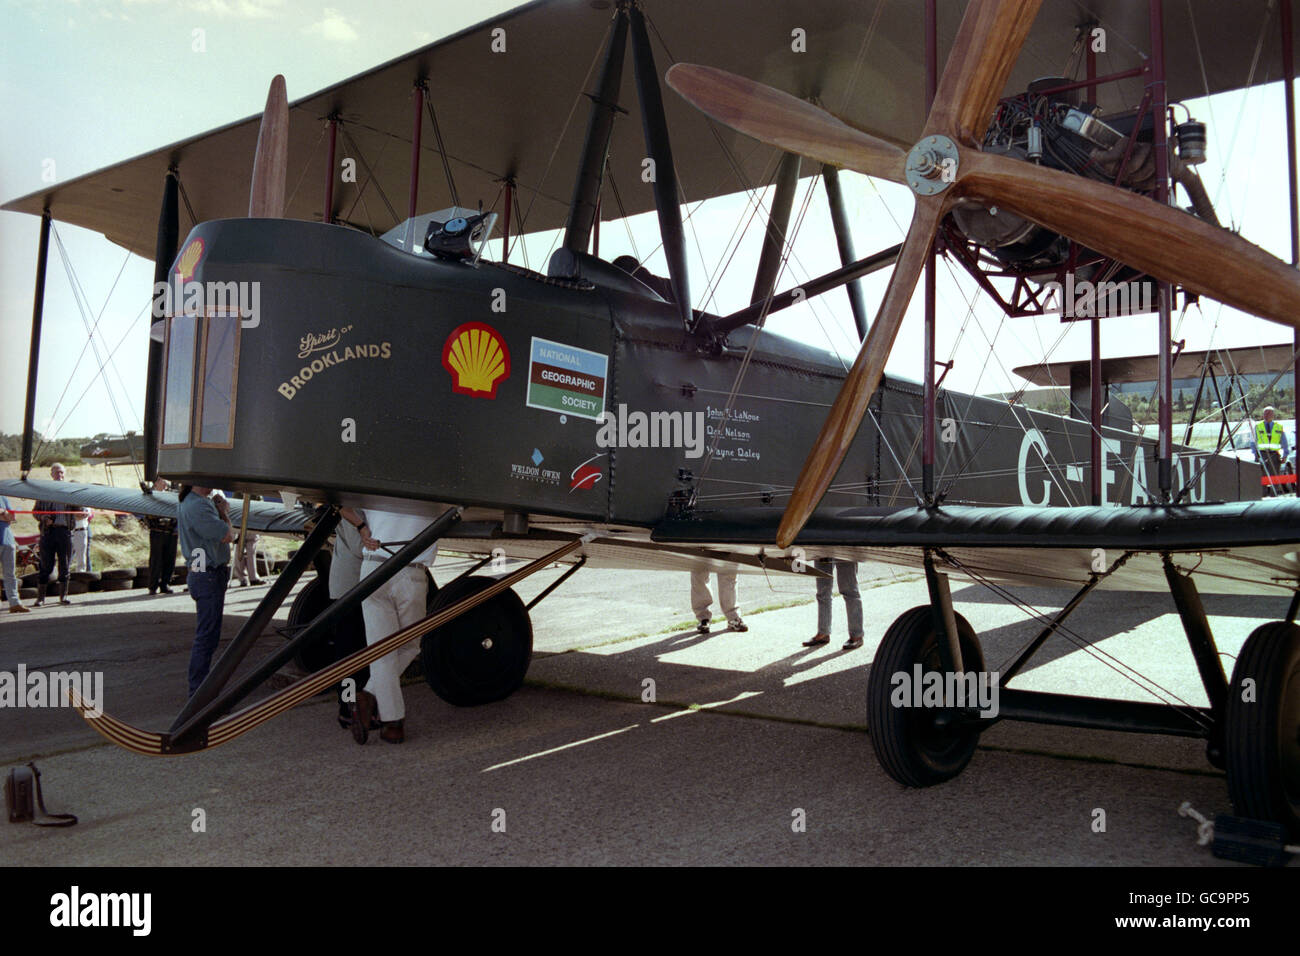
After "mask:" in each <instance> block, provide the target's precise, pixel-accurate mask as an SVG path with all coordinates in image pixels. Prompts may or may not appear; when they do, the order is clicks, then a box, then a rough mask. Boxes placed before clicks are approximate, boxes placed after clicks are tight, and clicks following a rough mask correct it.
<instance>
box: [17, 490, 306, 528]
mask: <svg viewBox="0 0 1300 956" xmlns="http://www.w3.org/2000/svg"><path fill="white" fill-rule="evenodd" d="M0 494H4V495H10V496H12V497H14V498H28V499H31V500H32V501H39V500H44V501H62V502H66V503H67V504H69V505H73V506H75V507H78V508H103V509H105V510H108V511H125V512H128V513H130V514H135V515H149V516H151V517H154V518H175V517H176V495H175V494H174V493H173V492H170V491H155V492H153V493H152V494H148V495H146V494H145V493H144V492H142V491H136V490H133V489H130V488H110V487H108V486H107V485H83V484H80V483H79V482H75V481H40V480H37V481H33V480H31V479H27V480H25V481H24V480H22V479H20V478H7V479H3V480H0ZM242 507H243V505H242V504H239V503H234V502H232V505H231V518H232V520H234V521H235V522H236V523H238V521H239V517H240V515H241V514H242V510H241V509H242ZM311 518H312V514H311V512H308V511H303V510H301V509H290V508H285V507H284V506H283V505H278V504H272V503H271V502H267V501H254V502H251V503H250V505H249V509H248V527H249V530H250V531H259V532H267V533H270V534H306V533H307V523H308V522H309V521H310V520H311Z"/></svg>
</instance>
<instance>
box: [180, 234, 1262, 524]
mask: <svg viewBox="0 0 1300 956" xmlns="http://www.w3.org/2000/svg"><path fill="white" fill-rule="evenodd" d="M199 244H201V254H199V257H198V261H197V264H193V263H191V262H188V261H187V254H188V256H189V257H190V258H191V259H192V258H193V257H194V256H195V254H196V251H197V250H198V249H199V248H200V245H199ZM187 251H188V253H187ZM178 263H183V266H182V267H188V268H189V269H190V270H191V271H192V275H191V276H189V277H187V280H186V281H187V282H189V283H198V284H199V288H202V289H211V288H216V289H218V290H221V289H228V290H230V293H231V294H230V295H229V296H227V297H226V302H227V303H228V306H227V307H225V308H223V307H221V306H217V307H215V308H213V307H210V306H211V303H210V301H209V300H208V299H206V298H205V300H204V301H205V309H204V311H205V312H207V313H208V314H207V315H205V316H204V317H203V318H202V320H201V321H200V322H199V323H198V324H199V335H198V336H197V338H195V337H192V336H191V335H190V334H189V332H190V329H191V328H192V326H193V325H194V319H193V318H192V317H188V316H184V315H182V316H180V317H178V318H173V319H172V320H171V321H170V323H169V325H170V328H169V331H168V341H167V354H168V367H167V383H168V385H167V393H166V395H165V398H164V405H165V410H164V421H165V425H164V429H163V436H162V446H161V453H160V458H159V466H160V471H161V472H162V473H163V474H166V475H169V476H173V477H176V478H180V479H182V480H187V481H194V482H197V483H203V484H217V485H222V486H225V485H231V486H234V487H238V488H249V489H253V490H264V489H268V488H281V487H283V488H289V489H292V490H294V491H296V492H297V493H299V494H302V495H304V496H307V497H311V498H314V499H318V500H320V499H330V500H335V501H342V502H352V503H357V504H366V503H371V504H378V503H379V502H380V501H384V502H387V506H389V507H395V508H398V509H405V510H419V511H425V510H430V507H429V504H428V503H429V502H454V503H458V504H464V505H469V506H475V507H481V508H488V509H499V510H503V511H515V512H523V513H535V514H546V515H555V516H567V517H572V518H577V519H583V520H590V521H593V522H607V523H613V524H620V525H633V526H643V527H644V526H653V525H655V524H656V523H657V522H659V521H661V520H662V519H663V518H664V517H665V516H666V515H670V514H679V513H680V512H681V510H682V508H681V506H682V505H683V504H684V503H685V502H686V500H687V499H688V497H689V495H690V493H691V491H692V490H695V491H696V492H697V496H696V507H698V508H700V509H705V510H707V509H708V508H709V507H710V506H711V505H713V504H725V506H726V507H727V508H736V507H745V506H750V505H752V506H771V505H778V506H779V505H781V504H783V503H784V501H785V499H786V497H787V494H788V490H789V488H790V487H791V486H792V485H793V483H794V481H795V478H796V476H797V473H798V469H799V466H800V464H801V463H802V461H803V458H804V455H805V452H806V450H807V447H808V445H809V444H810V442H811V441H812V438H813V436H814V435H815V434H816V431H817V428H818V427H819V425H820V422H821V420H822V418H823V417H824V415H825V410H826V408H827V407H828V406H829V405H830V403H831V402H832V401H833V399H834V397H835V394H836V392H837V390H838V389H839V388H840V385H841V383H842V381H843V377H844V374H845V373H844V366H843V365H842V364H841V363H840V361H839V360H838V359H837V357H836V356H835V355H833V354H831V353H829V352H825V351H822V350H818V349H815V348H812V347H809V346H807V345H804V344H801V343H797V342H794V341H791V340H788V339H781V338H775V337H773V336H765V337H763V338H762V340H760V341H759V342H758V343H757V345H756V346H755V349H754V354H753V357H752V359H751V364H750V368H749V369H748V371H747V373H746V376H745V379H744V383H743V387H741V388H740V390H739V392H738V394H737V395H736V397H735V399H734V401H731V402H729V395H730V394H731V391H732V389H733V387H735V385H736V381H737V372H738V370H739V368H740V364H741V362H742V359H743V358H744V355H745V352H746V349H747V347H748V345H749V343H750V340H751V337H752V336H753V335H754V334H755V333H754V329H753V328H752V327H749V326H747V327H744V328H742V329H740V330H737V331H735V332H733V333H732V334H731V335H730V337H729V340H728V342H727V344H726V345H725V346H724V347H722V348H717V347H710V344H709V342H708V341H707V340H705V339H704V338H702V337H699V336H695V335H692V334H689V333H687V332H686V331H685V330H684V329H683V328H682V324H681V319H680V316H679V313H678V311H677V309H676V308H675V307H673V306H672V305H671V304H669V303H666V302H664V301H662V300H661V299H659V298H658V297H657V296H656V295H655V294H654V293H653V292H650V291H649V290H648V289H645V288H642V287H641V284H640V283H639V282H637V281H636V280H634V279H632V278H631V276H629V275H627V274H625V273H622V272H621V271H620V270H618V269H616V268H615V267H613V266H612V265H609V264H608V263H602V262H600V261H599V260H591V259H590V258H588V261H587V264H586V268H585V272H586V274H587V275H588V276H591V279H592V280H594V281H590V280H588V279H578V280H573V279H565V278H553V277H547V276H543V275H541V274H539V273H535V272H531V271H529V270H526V269H522V268H519V267H515V266H502V265H500V264H497V263H492V262H488V261H481V262H480V263H479V264H478V265H477V266H473V265H470V264H468V263H462V262H452V261H444V260H441V259H437V258H435V257H433V256H427V255H414V254H411V253H407V252H405V251H403V250H402V249H399V248H397V247H396V246H394V245H391V244H389V243H387V242H384V241H381V240H378V239H374V238H371V237H369V236H366V235H364V234H362V233H359V232H357V231H354V230H351V229H348V228H345V227H341V226H329V225H320V224H315V223H306V222H298V221H290V220H249V219H245V220H238V219H237V220H219V221H215V222H208V223H204V224H202V225H200V226H198V227H196V228H195V229H194V231H193V232H192V233H191V234H190V236H189V238H188V239H187V240H186V242H185V243H184V244H182V251H181V254H180V256H178ZM176 274H177V273H175V272H174V273H173V275H176ZM241 287H242V288H243V289H250V288H251V289H256V290H257V296H256V299H255V301H256V304H257V310H256V313H255V314H254V313H252V310H251V309H248V308H247V303H245V305H246V308H245V312H246V313H250V314H247V315H245V317H244V318H243V319H242V320H241V319H239V317H238V316H237V315H236V307H235V306H234V300H235V299H237V298H239V295H238V292H239V289H240V288H241ZM184 288H189V289H191V290H192V289H193V288H194V287H193V286H185V287H184ZM244 298H247V295H245V296H244ZM177 301H178V302H180V304H181V305H182V306H183V305H184V301H183V300H182V299H180V298H178V299H177ZM196 301H197V300H196ZM177 311H180V310H179V309H178V310H177ZM191 384H192V385H193V386H194V387H191ZM729 407H730V413H729V414H728V412H727V409H728V408H729ZM871 409H872V414H871V415H869V416H868V417H867V419H866V421H865V422H864V424H863V427H862V428H861V430H860V431H859V433H858V435H857V438H856V440H855V442H854V445H853V447H852V450H851V451H850V453H849V456H848V458H847V459H846V461H845V464H844V466H843V467H842V468H841V470H840V472H839V475H838V478H837V481H836V483H835V485H834V486H832V490H831V493H830V494H829V495H828V496H827V498H826V500H825V502H824V505H825V506H827V507H843V506H851V505H892V504H897V505H904V504H911V503H913V502H914V498H913V495H912V492H911V490H910V489H909V478H910V479H911V480H912V482H913V483H919V473H920V464H919V454H918V448H919V434H920V428H921V410H922V392H921V389H920V387H919V386H918V385H914V384H912V383H910V382H907V381H905V380H900V379H896V378H888V379H886V381H885V384H884V385H883V386H882V387H881V388H880V389H878V391H877V393H876V395H875V397H874V398H873V399H872V403H871ZM937 409H938V411H937V416H936V417H937V420H938V424H939V426H940V428H939V430H940V437H941V441H940V442H939V445H938V449H939V455H938V461H937V467H936V474H937V475H938V476H939V481H938V485H937V486H938V488H939V490H940V491H941V492H945V491H946V497H945V500H946V501H947V502H948V503H952V504H958V503H967V504H1016V505H1020V504H1026V505H1030V504H1037V505H1041V504H1052V505H1067V504H1086V503H1088V501H1087V491H1086V479H1087V473H1086V472H1087V468H1086V465H1087V460H1088V448H1089V426H1088V424H1087V423H1086V422H1083V421H1078V420H1073V419H1069V418H1064V417H1060V416H1056V415H1050V414H1046V413H1043V412H1036V411H1031V410H1029V409H1027V408H1025V407H1023V406H1013V405H1010V404H1008V403H1007V402H1005V401H1001V400H996V399H990V398H981V397H974V396H969V395H962V394H959V393H956V392H950V391H949V392H940V394H939V400H938V405H937ZM602 413H607V414H608V416H609V417H608V419H607V421H601V420H600V419H601V415H602ZM1110 415H1111V420H1112V421H1115V422H1117V423H1119V424H1120V425H1121V427H1112V428H1109V429H1107V430H1106V432H1105V440H1104V446H1105V448H1106V451H1107V462H1106V468H1105V471H1104V472H1103V494H1104V496H1105V501H1104V503H1108V504H1114V505H1128V504H1134V503H1145V502H1146V501H1147V500H1148V492H1147V491H1146V489H1145V488H1144V479H1145V476H1146V475H1147V474H1151V475H1152V476H1154V472H1153V471H1152V467H1153V465H1152V463H1153V461H1154V443H1153V442H1152V441H1151V440H1146V441H1141V442H1140V441H1139V439H1138V438H1137V436H1136V435H1135V434H1134V432H1133V430H1132V427H1131V417H1130V416H1129V415H1128V413H1127V410H1126V409H1124V408H1123V406H1120V405H1118V404H1116V405H1114V406H1113V407H1112V408H1111V409H1110ZM1139 449H1141V452H1140V453H1139ZM1204 454H1205V453H1203V452H1201V453H1194V452H1191V451H1190V450H1188V449H1184V450H1183V452H1182V454H1181V455H1180V456H1179V460H1178V463H1177V465H1176V468H1175V479H1176V480H1178V481H1179V484H1180V485H1181V482H1182V480H1186V479H1190V478H1191V477H1192V474H1193V473H1194V471H1195V470H1196V469H1197V468H1199V464H1200V459H1201V458H1202V457H1203V456H1204ZM1257 471H1258V469H1257V468H1256V467H1255V466H1254V465H1252V464H1250V463H1242V462H1238V461H1236V460H1235V459H1231V458H1227V457H1219V456H1215V458H1214V460H1212V461H1211V463H1210V466H1209V467H1208V468H1206V469H1205V470H1204V473H1203V474H1202V475H1201V477H1200V478H1199V479H1198V480H1197V481H1196V482H1195V484H1194V486H1193V488H1192V490H1191V493H1190V495H1189V497H1190V500H1191V501H1192V502H1197V501H1207V500H1223V499H1228V500H1237V499H1240V498H1243V497H1258V496H1259V482H1258V477H1257V475H1256V472H1257ZM1135 477H1136V481H1135ZM1153 483H1154V482H1149V484H1153ZM362 489H364V491H363V490H362Z"/></svg>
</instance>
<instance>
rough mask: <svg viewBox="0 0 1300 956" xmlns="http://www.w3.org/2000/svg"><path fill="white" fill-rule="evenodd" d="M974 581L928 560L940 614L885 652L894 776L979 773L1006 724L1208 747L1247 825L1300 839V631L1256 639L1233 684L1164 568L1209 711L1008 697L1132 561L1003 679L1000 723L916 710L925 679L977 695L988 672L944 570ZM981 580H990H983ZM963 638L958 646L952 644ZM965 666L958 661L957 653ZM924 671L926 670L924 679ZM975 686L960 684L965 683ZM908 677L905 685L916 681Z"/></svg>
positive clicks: (1279, 624)
mask: <svg viewBox="0 0 1300 956" xmlns="http://www.w3.org/2000/svg"><path fill="white" fill-rule="evenodd" d="M936 557H938V558H940V559H941V560H943V561H944V562H945V563H946V564H947V565H948V566H949V567H951V568H953V569H955V570H959V571H965V570H966V569H965V568H964V567H963V566H962V565H961V564H960V563H959V562H957V561H955V560H954V559H953V558H951V557H949V556H948V555H946V554H944V553H943V552H942V551H935V552H934V553H933V554H931V553H929V552H927V554H926V557H925V564H926V580H927V583H928V585H929V590H930V601H931V603H930V604H929V605H922V606H920V607H915V608H912V609H911V610H910V611H907V612H906V613H904V614H903V615H901V616H900V617H899V618H898V619H897V620H895V621H894V623H893V625H891V627H890V628H889V630H888V632H887V633H886V634H885V638H884V640H883V641H882V642H881V645H880V649H879V650H878V651H877V654H876V658H875V661H874V663H873V665H872V668H871V673H870V677H869V679H868V684H867V724H868V727H869V729H870V732H871V742H872V746H873V748H874V749H875V752H876V756H877V758H878V759H879V761H880V764H881V766H882V767H883V768H884V770H885V772H886V773H888V774H889V775H890V776H891V777H893V778H894V779H895V780H897V781H898V782H899V783H902V784H904V785H906V786H911V787H923V786H931V785H933V784H937V783H942V782H944V781H946V780H950V779H952V778H953V777H955V776H957V775H958V774H959V773H961V772H962V770H964V769H965V767H966V765H967V764H968V763H969V762H970V759H971V757H972V755H973V754H974V751H975V748H976V745H977V743H978V739H979V735H980V733H981V732H982V731H983V730H985V729H987V728H988V727H990V726H992V724H993V723H995V722H996V721H999V720H1022V721H1028V722H1032V723H1043V724H1056V725H1063V726H1070V727H1085V728H1091V729H1098V730H1116V731H1126V732H1130V733H1150V734H1165V735H1172V736H1183V737H1198V738H1201V739H1204V740H1205V741H1206V757H1207V759H1208V760H1209V761H1210V763H1212V764H1213V765H1214V766H1216V767H1220V768H1222V769H1224V770H1225V771H1226V773H1227V777H1228V794H1229V797H1230V798H1231V800H1232V805H1233V808H1234V809H1235V810H1236V812H1237V813H1238V814H1239V815H1241V816H1245V817H1252V818H1256V819H1267V820H1276V821H1278V822H1279V823H1282V824H1283V825H1284V826H1286V827H1287V828H1288V830H1289V831H1290V833H1291V835H1292V836H1293V837H1297V838H1300V625H1297V624H1295V623H1293V622H1291V621H1274V622H1272V623H1269V624H1264V625H1262V626H1261V627H1259V628H1257V629H1256V630H1255V631H1254V632H1253V633H1252V634H1251V635H1250V637H1249V638H1248V639H1247V641H1246V644H1245V646H1244V647H1243V648H1242V651H1241V655H1240V657H1239V658H1238V660H1237V664H1236V666H1235V667H1234V669H1233V673H1232V679H1231V680H1230V681H1229V680H1228V679H1227V677H1226V675H1225V674H1224V671H1223V666H1222V664H1221V663H1220V658H1219V653H1218V649H1217V647H1216V646H1215V643H1214V636H1213V634H1212V633H1211V631H1210V626H1209V622H1208V620H1207V619H1206V616H1205V609H1204V607H1203V606H1202V605H1201V601H1200V597H1199V595H1198V593H1197V591H1196V586H1195V584H1194V583H1193V582H1192V579H1191V577H1190V576H1189V575H1183V574H1181V573H1180V572H1179V571H1178V570H1177V569H1176V568H1175V566H1174V564H1173V562H1172V561H1171V560H1170V558H1169V556H1168V555H1165V556H1164V563H1165V573H1166V577H1167V578H1168V580H1169V587H1170V593H1171V595H1172V597H1173V599H1174V604H1175V606H1176V607H1177V609H1178V613H1179V616H1180V618H1181V619H1182V622H1183V630H1184V632H1185V633H1186V635H1187V640H1188V644H1189V646H1190V648H1191V651H1192V655H1193V657H1194V658H1195V660H1196V664H1197V669H1198V671H1199V672H1200V675H1201V681H1202V683H1203V684H1204V686H1205V691H1206V696H1207V697H1208V698H1209V701H1210V706H1209V707H1192V706H1182V705H1179V706H1174V705H1168V704H1154V703H1144V702H1133V701H1122V700H1108V699H1103V698H1094V697H1079V696H1073V695H1067V694H1053V693H1041V692H1037V691H1024V690H1013V689H1010V688H1007V687H1006V684H1007V682H1008V681H1010V680H1011V678H1013V677H1014V676H1015V675H1016V674H1017V673H1018V672H1019V671H1020V670H1021V669H1022V668H1023V667H1024V665H1025V663H1026V662H1027V661H1028V660H1029V659H1030V657H1031V656H1032V655H1033V654H1034V653H1035V652H1036V651H1037V650H1038V649H1039V648H1040V647H1041V646H1042V645H1043V644H1044V643H1045V642H1046V640H1047V638H1048V637H1050V636H1051V635H1052V634H1053V633H1055V632H1056V631H1057V630H1059V629H1060V628H1061V625H1062V624H1063V622H1064V621H1065V619H1066V617H1068V616H1069V615H1070V614H1071V613H1072V612H1073V611H1074V610H1075V609H1076V608H1077V607H1078V606H1079V605H1080V604H1081V603H1082V602H1083V599H1084V598H1085V597H1086V596H1087V594H1088V593H1089V592H1090V591H1091V590H1092V589H1093V588H1094V587H1096V585H1097V584H1098V583H1100V581H1102V580H1103V579H1104V578H1105V577H1107V576H1108V575H1110V574H1111V573H1113V572H1114V571H1115V570H1116V569H1117V568H1119V567H1120V566H1121V565H1122V564H1123V563H1124V562H1125V561H1127V559H1128V557H1129V555H1128V554H1126V555H1124V556H1123V557H1121V558H1120V559H1119V560H1118V561H1117V562H1115V564H1113V565H1111V567H1110V568H1108V569H1107V570H1106V571H1104V572H1098V573H1094V574H1093V575H1092V578H1091V579H1090V580H1089V581H1088V583H1087V584H1085V585H1084V587H1083V588H1082V589H1081V590H1080V591H1079V593H1077V594H1076V595H1075V596H1074V597H1073V598H1072V599H1071V600H1070V601H1069V602H1068V603H1067V604H1066V605H1065V607H1064V608H1062V609H1061V611H1059V612H1058V613H1057V615H1056V616H1055V617H1054V618H1052V619H1051V620H1050V621H1048V622H1047V623H1046V626H1045V627H1044V629H1043V630H1042V631H1041V632H1040V633H1039V635H1038V636H1037V637H1035V639H1034V640H1033V641H1031V642H1030V644H1029V645H1028V646H1027V647H1026V648H1025V649H1024V651H1022V652H1021V654H1020V655H1019V656H1018V657H1017V658H1016V659H1015V660H1014V661H1013V662H1012V663H1011V665H1010V666H1009V667H1008V668H1007V669H1006V671H1005V672H1004V673H1002V674H1001V675H1000V677H999V685H998V691H999V693H998V701H999V706H998V712H997V715H996V717H993V718H991V719H986V718H982V717H981V716H980V715H979V713H978V711H977V708H976V707H975V706H972V704H971V702H970V701H969V700H965V701H964V702H960V701H955V700H952V699H945V700H944V701H943V704H942V705H941V706H921V707H916V706H911V704H912V703H913V701H911V700H909V699H908V698H907V697H906V695H900V693H899V688H900V685H905V684H906V683H907V681H914V680H915V679H916V677H917V676H920V675H930V674H933V675H934V677H933V678H928V680H931V681H934V682H936V684H937V683H940V682H942V683H945V684H946V685H947V686H950V687H955V686H957V685H958V684H959V683H963V682H964V685H965V686H974V681H972V680H970V678H971V677H972V676H976V677H978V676H979V675H981V672H983V669H984V658H983V653H982V651H981V648H980V644H979V638H978V637H977V636H976V635H975V633H974V630H973V629H972V628H971V626H970V624H969V623H968V622H967V621H966V619H965V618H963V617H962V616H961V615H960V614H957V613H956V612H955V611H954V610H953V607H952V597H951V594H950V592H949V589H948V586H947V577H946V575H945V574H942V573H940V572H939V571H938V570H937V569H936V566H935V560H934V559H935V558H936ZM976 579H977V580H978V576H976ZM950 635H951V636H950ZM953 637H955V638H956V639H957V640H956V642H955V644H956V647H957V648H958V649H959V656H958V655H957V654H954V653H953V650H952V648H953V646H954V641H953ZM918 667H919V670H918ZM963 674H964V675H965V677H964V678H962V681H958V680H956V679H955V678H957V677H958V676H959V675H963ZM898 675H905V676H906V678H907V681H903V680H901V679H900V678H899V677H898Z"/></svg>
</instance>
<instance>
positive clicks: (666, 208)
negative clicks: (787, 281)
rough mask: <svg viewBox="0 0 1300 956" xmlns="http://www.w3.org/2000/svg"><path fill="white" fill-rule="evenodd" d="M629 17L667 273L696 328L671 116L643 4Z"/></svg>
mask: <svg viewBox="0 0 1300 956" xmlns="http://www.w3.org/2000/svg"><path fill="white" fill-rule="evenodd" d="M627 17H628V20H629V21H630V23H631V26H632V67H633V72H634V73H635V74H636V92H637V98H638V99H639V100H640V102H641V128H642V129H643V130H644V131H645V145H646V150H647V151H648V152H649V153H650V158H651V160H653V161H654V191H655V206H656V207H657V208H658V211H659V232H660V234H661V236H662V237H663V241H664V256H665V257H666V258H667V259H668V276H669V278H670V280H671V281H672V286H673V298H674V299H676V300H677V309H678V311H680V312H681V315H682V325H683V326H684V327H685V329H686V331H688V332H693V331H694V330H695V312H694V311H693V310H692V309H691V287H690V282H689V280H688V278H687V275H686V235H685V233H684V232H683V231H682V207H681V205H680V202H681V200H680V198H679V193H678V190H677V169H676V167H675V166H673V150H672V146H671V145H670V143H669V141H668V120H667V119H666V118H665V117H664V100H663V91H662V90H660V89H659V73H658V71H657V70H656V69H655V58H654V52H653V51H652V50H651V49H650V35H649V34H648V33H647V32H646V28H645V15H644V14H643V13H642V12H641V10H640V8H638V7H636V6H629V7H628V9H627Z"/></svg>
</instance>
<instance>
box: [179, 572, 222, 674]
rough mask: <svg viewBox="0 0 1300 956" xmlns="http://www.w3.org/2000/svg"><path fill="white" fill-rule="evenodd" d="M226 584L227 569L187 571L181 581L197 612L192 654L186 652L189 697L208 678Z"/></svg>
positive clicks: (217, 638) (218, 638)
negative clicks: (188, 656) (188, 592)
mask: <svg viewBox="0 0 1300 956" xmlns="http://www.w3.org/2000/svg"><path fill="white" fill-rule="evenodd" d="M229 580H230V568H228V567H226V566H225V565H222V566H221V567H219V568H209V569H208V570H206V571H191V572H189V574H188V575H187V576H186V578H185V584H186V586H187V587H188V588H189V589H190V597H192V598H193V599H194V603H195V604H196V605H197V610H198V625H197V626H196V628H195V631H194V650H193V651H191V652H190V696H193V695H194V692H195V691H196V690H198V689H199V685H200V684H202V683H203V678H205V677H207V676H208V667H209V666H211V664H212V655H213V654H215V653H216V650H217V642H218V641H220V640H221V614H222V612H223V611H224V609H225V606H226V583H227V582H228V581H229Z"/></svg>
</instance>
